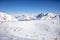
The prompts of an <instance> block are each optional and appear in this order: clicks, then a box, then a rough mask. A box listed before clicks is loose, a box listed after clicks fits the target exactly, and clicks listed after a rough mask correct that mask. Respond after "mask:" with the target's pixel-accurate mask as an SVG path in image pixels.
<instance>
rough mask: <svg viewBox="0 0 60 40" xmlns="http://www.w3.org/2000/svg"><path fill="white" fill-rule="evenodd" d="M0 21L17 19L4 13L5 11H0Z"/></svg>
mask: <svg viewBox="0 0 60 40" xmlns="http://www.w3.org/2000/svg"><path fill="white" fill-rule="evenodd" d="M0 21H18V20H17V19H16V18H14V17H13V16H11V15H8V14H6V13H5V12H0Z"/></svg>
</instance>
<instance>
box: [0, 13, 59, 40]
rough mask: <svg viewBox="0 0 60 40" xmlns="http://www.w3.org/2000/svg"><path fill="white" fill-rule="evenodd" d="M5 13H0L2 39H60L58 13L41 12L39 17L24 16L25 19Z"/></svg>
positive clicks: (0, 36) (0, 34)
mask: <svg viewBox="0 0 60 40" xmlns="http://www.w3.org/2000/svg"><path fill="white" fill-rule="evenodd" d="M3 14H4V13H0V40H60V15H58V14H52V13H49V14H47V15H42V14H40V15H39V16H38V18H37V16H35V17H34V16H33V17H30V16H29V17H27V18H26V16H24V17H25V18H23V19H24V20H23V21H21V20H20V19H21V18H22V17H20V19H19V20H18V19H17V18H15V17H14V16H11V15H9V16H5V15H6V14H4V15H3ZM1 15H3V16H1ZM41 15H42V17H41ZM13 19H14V20H13ZM37 19H38V20H37Z"/></svg>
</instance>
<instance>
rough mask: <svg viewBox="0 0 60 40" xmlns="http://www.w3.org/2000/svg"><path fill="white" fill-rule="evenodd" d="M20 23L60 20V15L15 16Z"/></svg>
mask: <svg viewBox="0 0 60 40" xmlns="http://www.w3.org/2000/svg"><path fill="white" fill-rule="evenodd" d="M14 17H15V18H16V19H18V20H19V21H30V20H41V19H60V14H54V13H47V14H43V13H41V14H38V15H35V16H34V15H33V16H32V15H17V16H14Z"/></svg>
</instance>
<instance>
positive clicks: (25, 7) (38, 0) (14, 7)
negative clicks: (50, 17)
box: [0, 0, 60, 14]
mask: <svg viewBox="0 0 60 40" xmlns="http://www.w3.org/2000/svg"><path fill="white" fill-rule="evenodd" d="M0 11H5V12H7V13H10V14H25V13H28V14H37V13H41V12H42V13H48V12H53V13H60V1H59V0H0Z"/></svg>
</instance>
